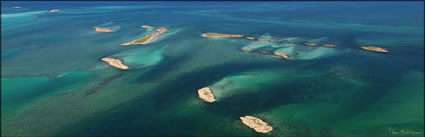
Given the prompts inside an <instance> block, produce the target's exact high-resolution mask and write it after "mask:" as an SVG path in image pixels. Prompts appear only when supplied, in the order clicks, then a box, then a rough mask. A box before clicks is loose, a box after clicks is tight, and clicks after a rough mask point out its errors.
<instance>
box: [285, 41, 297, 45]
mask: <svg viewBox="0 0 425 137" xmlns="http://www.w3.org/2000/svg"><path fill="white" fill-rule="evenodd" d="M286 43H288V44H296V43H297V42H296V41H287V42H286Z"/></svg>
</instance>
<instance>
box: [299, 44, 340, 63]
mask: <svg viewBox="0 0 425 137" xmlns="http://www.w3.org/2000/svg"><path fill="white" fill-rule="evenodd" d="M336 53H337V52H336V50H335V49H334V48H326V47H317V48H316V47H315V49H313V50H312V51H307V52H305V51H300V52H299V56H298V57H297V59H301V60H310V59H317V58H323V57H328V56H332V55H335V54H336Z"/></svg>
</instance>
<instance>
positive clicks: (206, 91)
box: [198, 87, 215, 103]
mask: <svg viewBox="0 0 425 137" xmlns="http://www.w3.org/2000/svg"><path fill="white" fill-rule="evenodd" d="M198 95H199V98H201V99H202V100H204V101H206V102H208V103H213V102H215V98H214V94H213V93H212V91H211V89H210V88H208V87H205V88H201V89H198Z"/></svg>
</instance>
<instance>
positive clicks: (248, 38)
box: [246, 37, 255, 40]
mask: <svg viewBox="0 0 425 137" xmlns="http://www.w3.org/2000/svg"><path fill="white" fill-rule="evenodd" d="M246 39H247V40H254V39H255V38H254V37H246Z"/></svg>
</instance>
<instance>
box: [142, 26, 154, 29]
mask: <svg viewBox="0 0 425 137" xmlns="http://www.w3.org/2000/svg"><path fill="white" fill-rule="evenodd" d="M142 28H144V29H153V28H154V27H152V26H147V25H143V26H142Z"/></svg>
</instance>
